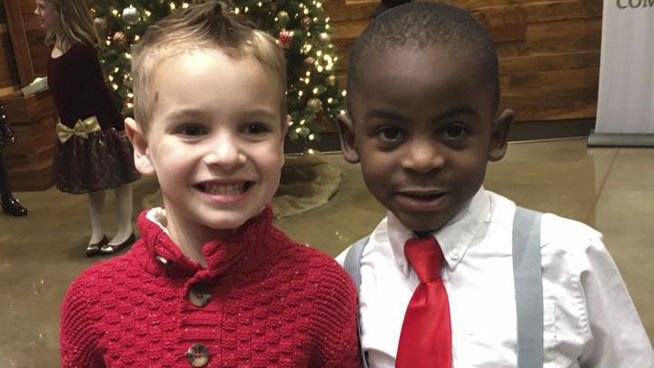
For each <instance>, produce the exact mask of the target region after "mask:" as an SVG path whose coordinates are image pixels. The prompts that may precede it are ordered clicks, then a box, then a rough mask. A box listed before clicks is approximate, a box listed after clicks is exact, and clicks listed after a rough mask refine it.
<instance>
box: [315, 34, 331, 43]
mask: <svg viewBox="0 0 654 368" xmlns="http://www.w3.org/2000/svg"><path fill="white" fill-rule="evenodd" d="M318 38H320V41H322V42H324V43H328V42H329V41H331V40H332V36H331V35H330V34H329V33H327V32H322V33H321V34H319V35H318Z"/></svg>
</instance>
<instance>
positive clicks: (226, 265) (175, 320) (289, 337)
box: [61, 2, 360, 368]
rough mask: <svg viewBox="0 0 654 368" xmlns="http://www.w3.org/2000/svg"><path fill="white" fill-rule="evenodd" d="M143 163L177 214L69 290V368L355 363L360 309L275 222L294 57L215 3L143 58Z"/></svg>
mask: <svg viewBox="0 0 654 368" xmlns="http://www.w3.org/2000/svg"><path fill="white" fill-rule="evenodd" d="M132 55H133V59H132V61H133V64H132V77H133V79H134V92H135V96H136V97H135V115H136V116H135V118H136V119H135V120H133V119H127V120H126V131H127V134H128V136H129V138H130V140H131V141H132V143H133V145H134V149H135V152H134V158H135V164H136V167H137V169H138V170H139V172H141V173H142V174H144V175H156V176H157V179H158V180H159V183H160V186H161V193H162V194H163V199H164V205H165V209H161V208H155V209H151V210H146V211H144V212H143V213H142V214H141V215H140V217H139V219H138V225H139V228H140V232H141V239H140V240H139V241H138V242H137V243H136V244H135V245H134V246H133V247H132V249H131V250H130V251H129V252H128V253H127V254H125V255H123V256H120V257H117V258H113V259H111V260H108V261H105V262H100V263H98V264H96V265H94V266H92V267H91V268H89V269H88V270H86V271H85V272H84V273H82V274H81V275H80V276H79V277H78V278H77V279H76V280H75V281H74V282H73V284H72V285H71V287H70V288H69V290H68V293H67V295H66V298H65V300H64V303H63V307H62V318H61V359H62V366H63V367H112V368H115V367H188V366H192V367H358V366H359V364H360V363H359V360H358V345H357V332H356V320H355V319H356V301H355V298H356V296H355V291H354V286H353V285H352V282H351V281H350V279H349V277H348V276H347V274H346V273H345V272H344V271H343V270H342V269H341V268H340V267H339V266H338V264H337V263H336V262H334V261H333V260H332V259H330V258H329V257H328V256H326V255H324V254H322V253H320V252H319V251H317V250H314V249H311V248H308V247H306V246H303V245H300V244H297V243H295V242H293V241H292V240H290V239H289V238H287V237H286V236H285V235H284V234H283V233H282V232H281V231H279V230H277V229H276V228H275V227H273V226H272V224H271V221H272V213H271V210H270V208H269V207H267V206H266V204H267V203H268V202H269V201H270V199H271V198H272V197H273V195H274V193H275V191H276V189H277V186H278V184H279V179H280V174H281V167H282V165H283V163H284V154H283V140H284V133H285V132H286V128H287V126H288V124H287V119H288V118H287V114H286V99H285V95H284V90H285V86H286V72H285V71H286V68H285V61H284V54H283V52H282V50H281V49H280V48H279V47H278V46H277V45H276V44H275V41H274V39H273V38H272V37H270V36H268V35H267V34H265V33H264V32H261V31H258V30H255V29H253V28H252V27H251V26H250V25H248V24H246V23H244V22H242V21H240V20H239V19H237V18H236V17H234V16H233V15H230V14H229V13H228V12H227V9H225V7H224V5H222V4H221V3H217V2H209V3H205V4H203V5H199V6H191V7H189V8H188V9H184V10H181V11H179V12H177V13H175V14H173V15H171V16H169V17H167V18H166V19H164V20H162V21H161V22H159V23H158V24H157V25H155V26H153V27H151V28H150V29H149V30H148V32H147V34H146V35H145V37H144V38H143V40H142V41H141V42H140V43H138V44H137V45H136V47H135V48H134V50H133V53H132Z"/></svg>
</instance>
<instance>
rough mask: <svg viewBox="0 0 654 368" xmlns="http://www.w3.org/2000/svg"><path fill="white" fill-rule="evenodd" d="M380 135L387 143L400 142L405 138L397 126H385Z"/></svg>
mask: <svg viewBox="0 0 654 368" xmlns="http://www.w3.org/2000/svg"><path fill="white" fill-rule="evenodd" d="M378 134H379V137H380V138H381V139H383V140H385V141H398V140H400V139H403V138H404V132H403V131H402V129H400V128H398V127H396V126H384V127H382V128H381V129H379V133H378Z"/></svg>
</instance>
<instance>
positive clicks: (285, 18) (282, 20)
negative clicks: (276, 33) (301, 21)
mask: <svg viewBox="0 0 654 368" xmlns="http://www.w3.org/2000/svg"><path fill="white" fill-rule="evenodd" d="M290 20H291V17H290V16H289V15H288V13H287V12H286V10H280V11H279V13H277V22H279V25H280V26H282V27H285V26H286V25H287V24H288V22H289V21H290Z"/></svg>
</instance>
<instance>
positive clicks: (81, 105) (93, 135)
mask: <svg viewBox="0 0 654 368" xmlns="http://www.w3.org/2000/svg"><path fill="white" fill-rule="evenodd" d="M48 84H49V86H50V90H51V91H52V96H53V99H54V102H55V106H56V108H57V113H58V114H59V120H60V121H59V123H60V124H61V125H60V126H58V129H57V134H58V136H59V141H58V143H57V150H56V153H55V178H56V179H55V180H56V184H57V188H59V190H61V191H63V192H68V193H74V194H79V193H88V192H92V191H96V190H102V189H108V188H117V187H119V186H121V185H123V184H126V183H129V182H132V181H134V180H136V179H138V178H139V175H138V173H137V171H136V169H135V168H134V157H133V150H132V146H131V145H130V143H129V141H128V140H127V138H125V137H124V136H123V135H122V134H120V133H119V132H120V131H122V130H124V125H123V119H122V116H121V115H120V113H119V112H118V109H117V108H116V106H115V104H114V102H113V100H112V98H111V95H110V94H109V91H108V90H107V87H106V85H105V82H104V77H103V74H102V70H101V69H100V63H99V61H98V57H97V53H96V50H95V48H93V47H92V46H89V45H85V44H75V45H73V46H72V47H71V48H70V49H69V50H68V51H67V52H66V53H65V54H63V55H61V56H59V57H57V58H52V57H49V58H48ZM94 117H95V118H94ZM91 121H93V122H95V127H96V129H89V130H87V131H86V132H84V131H83V130H82V131H80V128H81V127H90V126H91V124H90V122H91ZM98 123H99V124H98ZM98 125H99V127H98ZM59 128H61V129H59ZM60 131H65V132H64V134H63V136H64V137H63V139H62V134H61V132H60ZM66 131H67V133H66Z"/></svg>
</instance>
